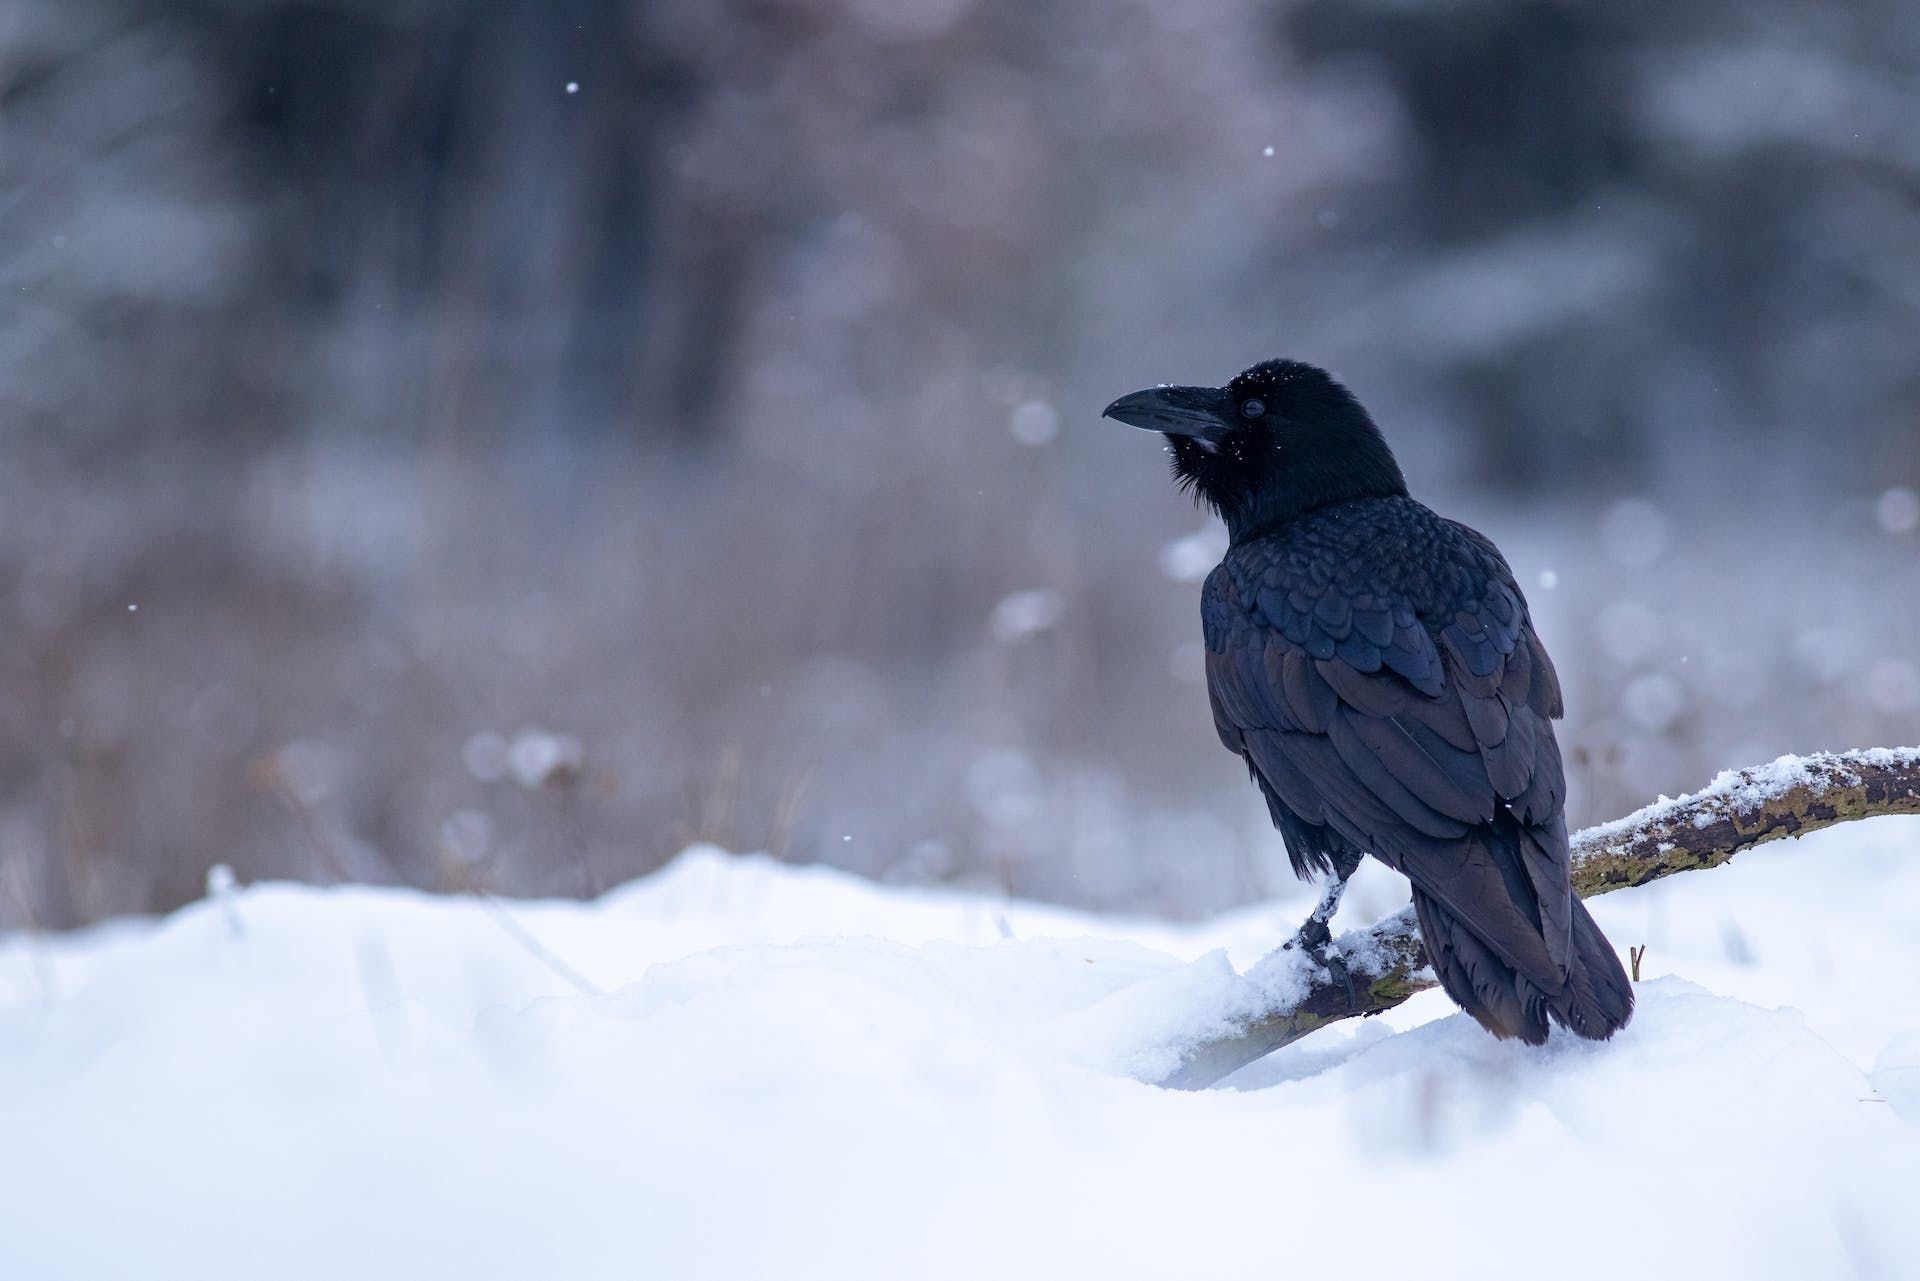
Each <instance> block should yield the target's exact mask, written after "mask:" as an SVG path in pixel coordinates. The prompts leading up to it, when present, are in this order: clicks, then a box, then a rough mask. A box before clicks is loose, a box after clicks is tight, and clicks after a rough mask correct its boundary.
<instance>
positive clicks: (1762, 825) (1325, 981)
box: [1159, 748, 1920, 1090]
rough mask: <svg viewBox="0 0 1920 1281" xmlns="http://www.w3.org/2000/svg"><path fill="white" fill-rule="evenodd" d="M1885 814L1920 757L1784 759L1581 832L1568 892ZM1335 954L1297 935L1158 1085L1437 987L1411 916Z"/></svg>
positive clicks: (1911, 752)
mask: <svg viewBox="0 0 1920 1281" xmlns="http://www.w3.org/2000/svg"><path fill="white" fill-rule="evenodd" d="M1881 814H1920V748H1875V749H1871V750H1867V751H1857V752H1840V753H1828V752H1822V753H1819V754H1817V755H1813V756H1783V757H1781V758H1780V759H1779V760H1777V761H1774V762H1773V763H1772V764H1771V765H1761V766H1756V767H1754V768H1752V769H1743V770H1730V771H1728V772H1727V773H1724V774H1722V775H1720V776H1719V777H1718V778H1716V779H1714V780H1713V781H1712V782H1711V783H1709V784H1708V785H1707V786H1706V787H1705V788H1704V789H1703V790H1701V791H1699V792H1696V793H1694V794H1692V795H1690V796H1682V797H1679V798H1678V799H1675V800H1668V799H1666V798H1664V797H1663V798H1661V799H1660V800H1659V801H1656V802H1655V803H1654V804H1652V805H1649V806H1647V807H1646V808H1645V809H1642V810H1639V811H1637V812H1635V813H1633V814H1629V815H1628V816H1627V817H1625V818H1622V819H1617V820H1615V821H1614V822H1611V823H1603V824H1601V825H1600V826H1598V827H1591V828H1588V829H1586V830H1585V831H1583V832H1580V833H1578V834H1576V835H1575V836H1574V837H1573V839H1572V842H1571V844H1572V856H1573V868H1572V873H1573V876H1572V879H1573V891H1574V893H1576V894H1578V895H1579V896H1580V897H1582V898H1591V897H1592V896H1593V895H1596V894H1606V893H1608V892H1610V891H1613V890H1617V889H1622V888H1624V887H1626V886H1630V885H1645V884H1647V883H1648V882H1649V881H1657V880H1659V879H1660V878H1661V877H1663V876H1672V875H1674V874H1675V873H1676V872H1690V871H1693V870H1695V869H1697V868H1703V867H1718V866H1719V865H1720V864H1722V863H1724V862H1726V861H1727V860H1728V859H1730V858H1732V857H1733V856H1734V855H1735V854H1738V853H1740V852H1741V851H1742V850H1747V849H1751V848H1752V847H1753V846H1755V845H1762V844H1765V843H1766V842H1768V841H1772V840H1778V839H1779V838H1781V837H1783V836H1804V835H1806V834H1807V833H1808V832H1815V831H1818V830H1819V829H1821V828H1823V827H1831V826H1833V825H1834V824H1835V823H1845V822H1849V821H1851V820H1853V819H1859V818H1873V817H1875V816H1877V815H1881ZM1333 946H1334V948H1335V949H1337V950H1338V952H1339V954H1340V956H1341V958H1342V960H1344V962H1345V963H1346V968H1347V976H1346V980H1347V981H1345V982H1342V981H1340V980H1338V979H1336V977H1335V976H1334V975H1332V974H1330V973H1328V971H1327V970H1326V969H1325V968H1323V967H1322V966H1320V965H1319V964H1318V963H1317V962H1315V961H1314V960H1313V959H1312V958H1311V957H1310V956H1308V955H1307V954H1306V946H1305V941H1304V939H1303V938H1302V937H1301V936H1300V935H1298V934H1296V935H1295V936H1294V937H1293V938H1292V939H1290V940H1289V941H1288V942H1287V943H1285V944H1284V945H1282V946H1281V947H1280V948H1279V949H1278V950H1276V951H1274V952H1272V953H1270V954H1269V955H1268V956H1267V957H1266V958H1265V959H1264V960H1262V961H1260V962H1259V963H1258V964H1256V965H1255V966H1254V967H1253V968H1252V969H1250V970H1248V971H1247V974H1246V976H1245V980H1246V982H1248V983H1250V984H1252V985H1253V986H1254V988H1255V990H1256V993H1257V994H1258V997H1257V999H1255V1000H1254V1001H1253V1003H1252V1008H1253V1009H1254V1010H1255V1011H1256V1012H1255V1013H1253V1014H1251V1015H1247V1016H1245V1017H1242V1018H1240V1019H1236V1020H1233V1021H1232V1022H1231V1023H1230V1025H1229V1026H1228V1027H1226V1028H1225V1029H1222V1030H1219V1031H1217V1032H1215V1033H1213V1034H1210V1035H1208V1036H1206V1037H1204V1038H1202V1039H1200V1040H1197V1041H1195V1042H1194V1043H1193V1044H1192V1045H1190V1046H1187V1047H1182V1052H1181V1054H1180V1059H1179V1065H1178V1066H1177V1067H1176V1068H1174V1069H1173V1070H1172V1071H1171V1072H1169V1073H1167V1074H1166V1075H1164V1076H1162V1077H1160V1078H1159V1084H1161V1085H1167V1086H1172V1087H1175V1088H1178V1089H1189V1090H1192V1089H1202V1088H1204V1087H1206V1086H1209V1085H1212V1084H1214V1083H1215V1082H1216V1081H1219V1080H1220V1079H1221V1078H1223V1077H1225V1076H1227V1075H1228V1074H1230V1073H1232V1072H1234V1071H1237V1070H1238V1069H1240V1068H1243V1067H1245V1066H1246V1065H1247V1064H1249V1063H1252V1062H1253V1061H1254V1060H1256V1059H1259V1058H1261V1057H1263V1056H1265V1055H1267V1054H1270V1053H1272V1052H1273V1051H1274V1050H1277V1049H1279V1048H1280V1047H1281V1046H1283V1045H1289V1044H1291V1043H1293V1042H1294V1041H1297V1040H1299V1039H1300V1038H1301V1037H1303V1036H1305V1035H1306V1034H1307V1033H1309V1032H1311V1031H1313V1030H1314V1029H1316V1028H1320V1027H1324V1026H1326V1025H1327V1024H1328V1023H1332V1022H1337V1021H1338V1020H1340V1019H1348V1018H1355V1017H1358V1016H1361V1015H1367V1014H1378V1013H1380V1012H1381V1011H1382V1010H1390V1009H1392V1008H1393V1007H1394V1006H1396V1005H1399V1004H1400V1003H1401V1002H1402V1001H1405V1000H1406V999H1407V998H1408V997H1410V996H1412V995H1413V994H1414V993H1415V992H1420V991H1424V990H1426V989H1427V988H1430V987H1432V986H1434V978H1433V974H1432V971H1431V970H1429V969H1427V960H1426V955H1425V953H1424V951H1423V950H1422V948H1421V945H1420V929H1419V926H1418V924H1417V923H1416V922H1415V920H1414V914H1413V909H1412V908H1411V907H1408V908H1404V909H1402V910H1401V911H1399V912H1397V913H1395V914H1394V915H1392V916H1389V917H1387V918H1386V919H1384V920H1381V921H1378V922H1376V923H1375V924H1373V925H1372V926H1370V927H1368V928H1366V929H1364V930H1355V931H1352V932H1350V933H1347V934H1343V935H1341V936H1340V937H1339V938H1337V939H1335V940H1334V943H1333Z"/></svg>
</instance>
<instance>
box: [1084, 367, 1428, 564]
mask: <svg viewBox="0 0 1920 1281" xmlns="http://www.w3.org/2000/svg"><path fill="white" fill-rule="evenodd" d="M1106 417H1108V418H1113V419H1117V420H1118V421H1120V422H1123V423H1127V424H1129V425H1131V426H1134V427H1143V428H1145V429H1146V430H1148V431H1157V432H1160V433H1162V434H1163V435H1165V436H1166V438H1167V442H1168V445H1169V452H1170V453H1172V455H1173V474H1174V475H1175V476H1176V477H1178V478H1179V481H1180V484H1181V486H1182V487H1183V488H1191V489H1192V490H1193V491H1194V492H1195V493H1196V494H1198V495H1199V496H1200V498H1201V499H1202V500H1203V501H1205V502H1206V503H1207V505H1208V506H1210V507H1212V508H1213V509H1214V510H1215V511H1216V512H1218V513H1220V517H1221V519H1223V520H1224V521H1226V523H1227V530H1228V532H1229V533H1230V534H1231V535H1232V536H1233V537H1234V538H1236V539H1238V538H1243V537H1247V536H1250V535H1253V534H1257V533H1260V532H1263V531H1264V530H1266V529H1270V528H1273V527H1274V526H1276V525H1279V524H1282V523H1284V522H1285V521H1288V520H1291V519H1293V518H1294V517H1296V516H1299V515H1303V514H1304V513H1306V512H1310V511H1312V510H1314V509H1315V508H1317V507H1324V506H1327V505H1328V504H1330V503H1339V502H1346V501H1348V500H1350V499H1354V498H1374V497H1384V496H1386V495H1389V494H1405V493H1406V492H1407V482H1406V480H1405V479H1404V478H1403V477H1402V476H1401V475H1400V465H1399V464H1398V463H1396V462H1395V461H1394V459H1393V451H1392V450H1390V449H1388V448H1387V442H1386V440H1385V438H1384V437H1382V436H1381V435H1380V429H1379V428H1378V427H1375V426H1374V425H1373V419H1372V418H1370V417H1368V416H1367V411H1366V410H1365V409H1362V408H1361V407H1360V402H1359V401H1357V400H1355V399H1354V398H1353V395H1352V393H1351V392H1349V391H1348V390H1347V389H1346V388H1345V387H1342V386H1341V385H1340V384H1339V383H1337V382H1335V381H1334V380H1333V379H1332V378H1331V377H1329V376H1328V374H1327V373H1326V371H1325V370H1322V369H1316V368H1314V367H1313V366H1312V365H1307V364H1302V363H1301V362H1299V361H1297V360H1269V361H1266V362H1265V363H1263V364H1258V365H1255V366H1254V367H1253V368H1252V369H1249V370H1247V371H1246V372H1245V373H1243V374H1241V375H1240V376H1239V377H1237V378H1235V379H1234V380H1233V381H1232V382H1230V383H1228V384H1227V385H1226V386H1225V387H1164V386H1163V387H1150V388H1148V389H1147V390H1146V391H1136V392H1134V393H1133V394H1132V395H1131V396H1122V397H1121V398H1120V399H1118V400H1116V401H1114V402H1113V403H1112V404H1111V405H1108V406H1107V409H1106Z"/></svg>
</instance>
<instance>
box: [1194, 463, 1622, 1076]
mask: <svg viewBox="0 0 1920 1281" xmlns="http://www.w3.org/2000/svg"><path fill="white" fill-rule="evenodd" d="M1203 611H1204V620H1205V627H1206V636H1207V652H1208V663H1207V673H1208V688H1209V692H1210V694H1211V696H1212V700H1213V709H1214V718H1215V723H1216V726H1217V727H1218V728H1219V731H1220V736H1221V739H1222V741H1223V742H1225V743H1226V744H1227V746H1228V747H1230V748H1232V749H1233V750H1234V751H1236V752H1238V753H1239V754H1240V755H1242V756H1243V757H1244V758H1245V759H1246V761H1247V764H1248V767H1249V769H1250V771H1251V772H1252V774H1253V777H1254V779H1255V781H1256V782H1257V783H1258V784H1259V785H1260V788H1261V790H1262V792H1263V794H1264V795H1265V796H1266V799H1267V801H1268V805H1269V808H1270V810H1271V811H1272V813H1273V817H1274V821H1275V823H1276V825H1277V826H1278V827H1279V828H1280V830H1281V832H1282V834H1283V835H1284V836H1285V838H1286V840H1287V844H1288V849H1289V853H1290V854H1291V855H1292V856H1293V859H1294V863H1295V866H1296V868H1298V869H1299V870H1301V871H1302V872H1303V873H1304V872H1305V871H1307V870H1308V869H1311V868H1316V867H1325V866H1329V865H1350V864H1351V862H1352V860H1353V859H1355V858H1357V857H1358V855H1359V854H1360V853H1368V854H1372V855H1374V856H1375V857H1377V858H1379V859H1380V860H1381V861H1383V862H1385V863H1386V864H1388V865H1389V866H1391V867H1394V868H1395V869H1396V870H1399V871H1401V872H1404V873H1405V874H1406V875H1407V876H1408V878H1409V879H1410V880H1411V881H1412V882H1413V883H1414V887H1415V894H1416V903H1417V904H1419V905H1420V906H1421V912H1422V919H1423V921H1425V922H1427V924H1428V926H1429V928H1428V931H1427V935H1428V939H1429V942H1430V944H1431V945H1432V947H1433V952H1434V960H1435V967H1436V970H1438V972H1439V973H1440V975H1441V979H1442V981H1443V983H1445V984H1446V986H1447V987H1448V990H1449V991H1450V992H1452V993H1453V995H1454V996H1455V999H1456V1000H1458V1001H1460V1003H1461V1004H1462V1005H1463V1006H1465V1007H1466V1008H1467V1009H1469V1011H1471V1012H1473V1013H1474V1014H1475V1016H1476V1017H1478V1018H1480V1019H1481V1021H1482V1022H1483V1023H1485V1024H1486V1025H1487V1026H1488V1027H1490V1028H1492V1029H1493V1030H1495V1031H1497V1032H1500V1033H1502V1034H1504V1035H1516V1036H1522V1037H1524V1038H1525V1039H1528V1040H1537V1039H1540V1038H1543V1037H1544V1036H1545V1034H1546V1033H1545V1027H1546V1024H1545V1018H1546V1015H1547V1014H1548V1013H1554V1014H1556V1015H1559V1016H1560V1017H1561V1021H1562V1022H1567V1023H1568V1024H1569V1026H1574V1027H1575V1028H1576V1030H1582V1031H1584V1032H1585V1033H1586V1034H1588V1035H1594V1034H1596V1031H1595V1029H1601V1031H1600V1032H1598V1033H1597V1034H1604V1032H1605V1031H1610V1030H1611V1028H1612V1027H1613V1026H1617V1024H1618V1023H1619V1022H1621V1021H1624V1018H1625V1012H1626V1010H1627V1009H1630V1007H1631V995H1630V994H1629V993H1626V992H1625V979H1624V975H1622V976H1620V979H1619V983H1618V985H1617V986H1618V989H1619V990H1618V991H1616V990H1614V986H1613V985H1612V983H1611V976H1603V977H1604V978H1606V980H1607V982H1606V983H1605V984H1602V986H1605V987H1606V988H1607V991H1606V992H1605V993H1604V999H1599V998H1594V997H1593V994H1592V993H1591V992H1589V991H1584V988H1583V992H1575V991H1574V990H1573V989H1574V988H1575V987H1580V986H1582V985H1583V984H1584V987H1585V988H1591V987H1592V986H1593V984H1592V983H1587V982H1586V980H1585V978H1584V975H1585V971H1586V970H1587V969H1588V968H1591V966H1598V965H1599V964H1600V960H1599V957H1598V952H1597V951H1596V944H1595V942H1594V940H1595V939H1598V940H1599V941H1598V945H1597V947H1598V948H1599V949H1604V948H1605V940H1604V939H1600V938H1599V936H1598V931H1597V929H1594V928H1593V927H1592V922H1591V918H1589V917H1587V915H1586V912H1585V909H1584V908H1580V907H1579V906H1578V905H1577V903H1576V902H1575V901H1574V899H1573V897H1572V893H1571V888H1570V885H1569V877H1568V858H1567V838H1566V825H1565V821H1564V817H1563V812H1562V807H1563V802H1564V796H1565V779H1564V774H1563V771H1562V765H1561V760H1560V751H1559V747H1558V745H1557V743H1556V742H1555V740H1554V736H1553V730H1552V725H1551V721H1552V720H1553V719H1554V718H1556V717H1558V716H1559V715H1560V714H1561V697H1560V689H1559V683H1558V680H1557V679H1556V677H1555V675H1554V672H1553V667H1552V664H1551V662H1550V661H1549V660H1548V658H1547V655H1546V651H1545V648H1544V647H1543V646H1542V645H1541V643H1540V640H1539V637H1538V636H1537V635H1536V634H1535V632H1534V630H1533V626H1532V623H1531V620H1530V618H1529V617H1528V613H1527V606H1526V601H1525V599H1524V597H1523V595H1522V593H1521V592H1520V590H1519V588H1518V586H1517V585H1516V584H1515V583H1514V580H1513V575H1512V572H1511V571H1510V570H1509V569H1508V567H1507V564H1506V562H1505V560H1504V559H1503V558H1502V557H1501V556H1500V554H1499V552H1498V550H1497V549H1495V547H1494V546H1493V544H1492V543H1491V542H1490V541H1489V540H1488V539H1486V538H1485V537H1483V536H1482V535H1480V534H1479V533H1477V532H1475V531H1474V530H1471V529H1469V528H1467V527H1466V526H1464V525H1461V524H1459V523H1457V522H1455V521H1450V520H1447V519H1445V518H1443V517H1441V516H1438V515H1436V514H1435V513H1434V512H1432V511H1430V510H1429V509H1428V508H1426V507H1424V506H1422V505H1421V504H1419V503H1417V502H1415V501H1413V500H1412V499H1410V498H1406V497H1399V496H1394V497H1381V498H1369V499H1363V500H1358V501H1354V502H1349V503H1342V504H1338V505H1334V506H1329V507H1326V508H1322V509H1319V510H1316V511H1313V512H1309V513H1307V514H1306V515H1304V516H1302V517H1300V518H1298V519H1296V520H1293V521H1289V522H1287V523H1285V524H1283V525H1280V526H1278V527H1276V528H1273V529H1271V530H1267V531H1264V532H1261V533H1259V534H1257V535H1255V536H1252V537H1246V538H1241V539H1238V540H1236V541H1235V543H1234V545H1233V546H1232V548H1231V549H1230V550H1229V551H1228V553H1227V556H1226V558H1225V559H1224V560H1223V562H1222V563H1221V565H1220V566H1219V567H1218V568H1217V569H1216V570H1215V571H1214V573H1213V574H1212V575H1211V576H1210V577H1209V579H1208V582H1207V586H1206V590H1205V593H1204V596H1203ZM1607 955H1608V957H1610V956H1611V953H1610V951H1609V952H1607ZM1583 958H1585V959H1583ZM1589 962H1591V965H1590V964H1589ZM1610 963H1611V965H1612V967H1613V968H1614V969H1616V970H1617V969H1618V961H1617V960H1612V961H1611V962H1610ZM1596 1001H1597V1004H1596ZM1602 1006H1604V1007H1605V1008H1604V1009H1603V1008H1601V1007H1602Z"/></svg>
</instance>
